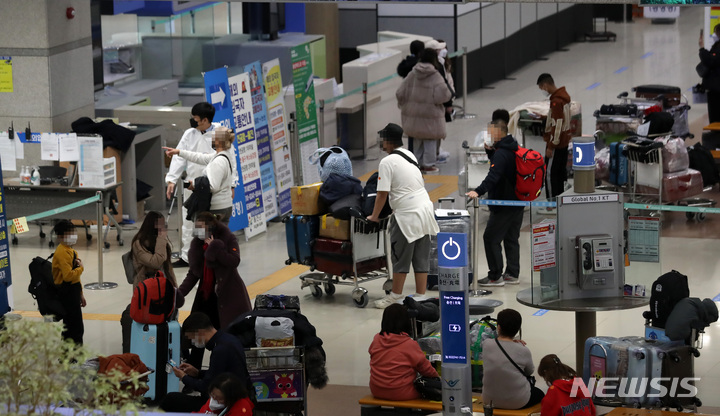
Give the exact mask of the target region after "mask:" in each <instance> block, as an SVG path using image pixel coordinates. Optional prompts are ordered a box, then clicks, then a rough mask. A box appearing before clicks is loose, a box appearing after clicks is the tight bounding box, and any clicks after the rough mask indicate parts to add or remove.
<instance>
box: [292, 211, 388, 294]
mask: <svg viewBox="0 0 720 416" xmlns="http://www.w3.org/2000/svg"><path fill="white" fill-rule="evenodd" d="M391 218H392V215H391V216H388V217H387V218H382V219H380V222H379V223H377V224H372V223H370V222H368V220H367V219H365V218H361V217H353V218H351V219H350V240H349V241H346V242H345V243H343V248H344V249H346V248H349V249H350V250H351V252H352V261H351V264H350V265H348V269H347V270H345V271H344V272H343V273H341V274H340V275H337V274H335V273H332V272H329V271H327V270H322V268H323V267H322V266H318V265H317V264H315V265H314V266H312V267H311V272H310V273H306V274H303V275H301V276H300V281H301V284H300V288H301V289H303V288H305V287H310V292H311V293H312V295H313V297H315V298H319V297H321V296H322V292H323V291H322V289H324V290H325V293H326V294H327V295H333V294H334V293H335V286H336V285H343V286H353V287H354V289H353V291H352V299H353V303H354V304H355V306H357V307H358V308H364V307H365V306H367V304H368V301H369V298H368V291H367V289H365V288H364V287H362V286H360V285H361V284H362V283H365V282H369V281H371V280H377V279H386V281H385V283H384V284H383V290H385V293H386V294H389V293H390V291H391V290H392V259H391V257H390V254H391V246H390V234H389V232H388V225H389V224H390V220H391ZM372 260H378V262H377V263H376V264H378V265H380V266H381V267H379V268H378V269H376V270H371V271H367V272H365V271H364V270H362V269H358V265H360V264H361V263H362V264H367V263H366V262H368V261H372ZM320 285H322V289H321V288H320Z"/></svg>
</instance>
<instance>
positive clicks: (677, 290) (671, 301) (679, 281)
mask: <svg viewBox="0 0 720 416" xmlns="http://www.w3.org/2000/svg"><path fill="white" fill-rule="evenodd" d="M689 296H690V289H689V288H688V278H687V276H685V275H684V274H682V273H680V272H678V271H676V270H673V271H671V272H668V273H665V274H664V275H662V276H660V277H658V279H657V280H656V281H655V282H653V284H652V292H651V293H650V311H649V312H644V313H643V317H644V318H645V319H649V320H650V321H651V324H652V326H654V327H657V328H665V323H666V322H667V318H668V316H670V312H672V310H673V308H674V307H675V305H676V304H677V303H678V302H680V300H682V299H685V298H687V297H689Z"/></svg>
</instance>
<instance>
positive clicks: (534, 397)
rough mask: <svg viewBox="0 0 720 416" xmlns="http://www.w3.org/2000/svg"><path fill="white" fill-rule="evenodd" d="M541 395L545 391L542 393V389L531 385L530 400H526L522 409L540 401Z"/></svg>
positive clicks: (543, 394) (543, 395)
mask: <svg viewBox="0 0 720 416" xmlns="http://www.w3.org/2000/svg"><path fill="white" fill-rule="evenodd" d="M543 397H545V393H543V391H542V390H540V389H539V388H537V387H535V386H533V387H532V388H531V389H530V400H528V402H527V404H526V405H525V407H523V409H524V408H526V407H531V406H535V405H536V404H538V403H540V402H541V401H542V399H543Z"/></svg>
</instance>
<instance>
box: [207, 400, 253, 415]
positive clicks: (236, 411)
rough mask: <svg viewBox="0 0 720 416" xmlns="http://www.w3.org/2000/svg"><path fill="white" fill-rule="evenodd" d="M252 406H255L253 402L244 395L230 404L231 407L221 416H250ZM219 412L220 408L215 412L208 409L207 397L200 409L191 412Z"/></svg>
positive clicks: (215, 413) (213, 413)
mask: <svg viewBox="0 0 720 416" xmlns="http://www.w3.org/2000/svg"><path fill="white" fill-rule="evenodd" d="M253 407H255V405H254V404H253V402H252V401H251V400H250V398H248V397H246V398H244V399H240V400H238V401H237V402H235V404H234V405H232V407H231V408H230V409H229V410H228V411H227V412H225V414H224V415H223V416H252V414H253ZM223 410H225V409H223ZM221 412H222V410H218V411H217V412H213V411H212V410H210V399H208V401H207V402H205V404H204V405H203V407H201V408H200V410H198V411H197V412H193V413H207V414H211V415H219V414H220V413H221Z"/></svg>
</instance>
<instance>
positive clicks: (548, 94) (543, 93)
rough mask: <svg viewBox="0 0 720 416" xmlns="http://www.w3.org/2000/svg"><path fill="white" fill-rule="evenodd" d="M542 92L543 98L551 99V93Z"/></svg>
mask: <svg viewBox="0 0 720 416" xmlns="http://www.w3.org/2000/svg"><path fill="white" fill-rule="evenodd" d="M540 91H542V95H543V97H545V98H550V93H549V92H547V91H545V90H540Z"/></svg>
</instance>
